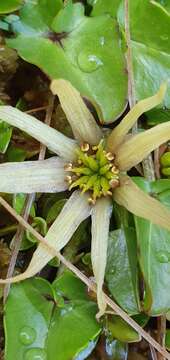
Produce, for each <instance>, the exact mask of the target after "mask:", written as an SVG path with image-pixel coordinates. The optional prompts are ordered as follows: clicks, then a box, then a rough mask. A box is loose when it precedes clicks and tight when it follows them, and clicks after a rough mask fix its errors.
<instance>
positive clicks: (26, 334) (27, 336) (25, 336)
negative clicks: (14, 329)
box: [19, 326, 36, 345]
mask: <svg viewBox="0 0 170 360" xmlns="http://www.w3.org/2000/svg"><path fill="white" fill-rule="evenodd" d="M19 339H20V342H21V343H22V344H24V345H31V344H32V343H33V342H34V341H35V339H36V331H35V330H34V329H33V328H31V327H30V326H24V327H23V328H22V329H21V331H20V334H19Z"/></svg>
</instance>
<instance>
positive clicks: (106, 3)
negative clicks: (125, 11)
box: [88, 0, 121, 17]
mask: <svg viewBox="0 0 170 360" xmlns="http://www.w3.org/2000/svg"><path fill="white" fill-rule="evenodd" d="M88 3H89V5H92V6H93V10H92V13H91V15H92V16H98V15H103V14H110V15H112V16H113V17H116V14H117V10H118V7H119V5H120V3H121V0H114V1H110V0H88Z"/></svg>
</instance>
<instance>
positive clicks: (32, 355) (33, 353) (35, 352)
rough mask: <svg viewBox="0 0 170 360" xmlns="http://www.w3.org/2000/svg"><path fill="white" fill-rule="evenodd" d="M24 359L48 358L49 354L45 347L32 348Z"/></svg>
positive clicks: (39, 359) (41, 359)
mask: <svg viewBox="0 0 170 360" xmlns="http://www.w3.org/2000/svg"><path fill="white" fill-rule="evenodd" d="M24 360H47V355H46V352H45V350H44V349H41V348H32V349H29V350H28V351H27V352H26V353H25V357H24Z"/></svg>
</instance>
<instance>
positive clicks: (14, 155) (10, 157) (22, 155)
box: [5, 144, 27, 161]
mask: <svg viewBox="0 0 170 360" xmlns="http://www.w3.org/2000/svg"><path fill="white" fill-rule="evenodd" d="M5 156H6V161H24V160H25V159H26V156H27V152H26V151H25V150H23V149H20V148H18V147H16V146H15V145H12V144H11V145H10V146H9V147H8V149H7V151H6V154H5Z"/></svg>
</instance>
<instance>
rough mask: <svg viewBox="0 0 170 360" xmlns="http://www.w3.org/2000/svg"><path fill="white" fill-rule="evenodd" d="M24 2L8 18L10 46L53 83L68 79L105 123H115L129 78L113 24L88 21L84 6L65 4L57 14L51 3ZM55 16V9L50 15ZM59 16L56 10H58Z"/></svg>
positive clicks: (101, 19) (107, 18) (107, 20)
mask: <svg viewBox="0 0 170 360" xmlns="http://www.w3.org/2000/svg"><path fill="white" fill-rule="evenodd" d="M40 4H41V1H39V2H38V1H36V3H29V2H28V3H26V4H25V6H24V7H23V8H22V10H21V11H20V18H19V17H15V18H14V19H13V20H12V24H11V27H12V29H13V31H14V33H16V35H17V37H16V38H15V39H10V40H8V45H10V46H11V47H13V48H15V49H17V50H18V52H19V55H20V56H21V57H23V58H24V59H25V60H27V61H28V62H31V63H33V64H35V65H37V66H38V67H40V68H41V69H42V70H43V71H44V72H45V73H46V74H48V76H49V77H50V78H51V79H55V78H64V79H67V80H69V81H70V82H71V83H72V84H73V85H74V86H75V87H76V88H77V89H78V90H79V91H80V92H81V94H82V96H84V97H86V98H88V99H89V100H90V101H92V103H93V105H94V106H95V107H96V109H97V111H98V115H99V117H100V120H101V121H102V122H103V121H105V122H111V121H114V120H115V119H116V118H117V117H118V116H119V114H120V113H122V111H123V110H124V108H125V106H126V96H127V75H126V72H125V67H126V64H125V59H124V55H123V51H122V48H121V38H120V33H118V31H117V23H116V20H114V21H113V19H112V18H111V17H110V16H109V15H108V14H106V15H102V16H98V17H93V18H88V17H86V16H84V7H83V6H82V5H81V4H80V3H77V4H74V5H73V4H72V2H71V1H68V3H67V5H66V6H65V8H64V9H62V10H61V11H60V12H59V13H58V15H57V16H54V14H53V21H52V16H50V18H49V16H47V18H46V16H44V13H45V12H47V14H48V13H49V14H50V11H51V10H50V9H51V4H49V5H48V9H47V4H46V3H45V5H41V6H40ZM53 12H54V11H53ZM56 14H57V12H56Z"/></svg>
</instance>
